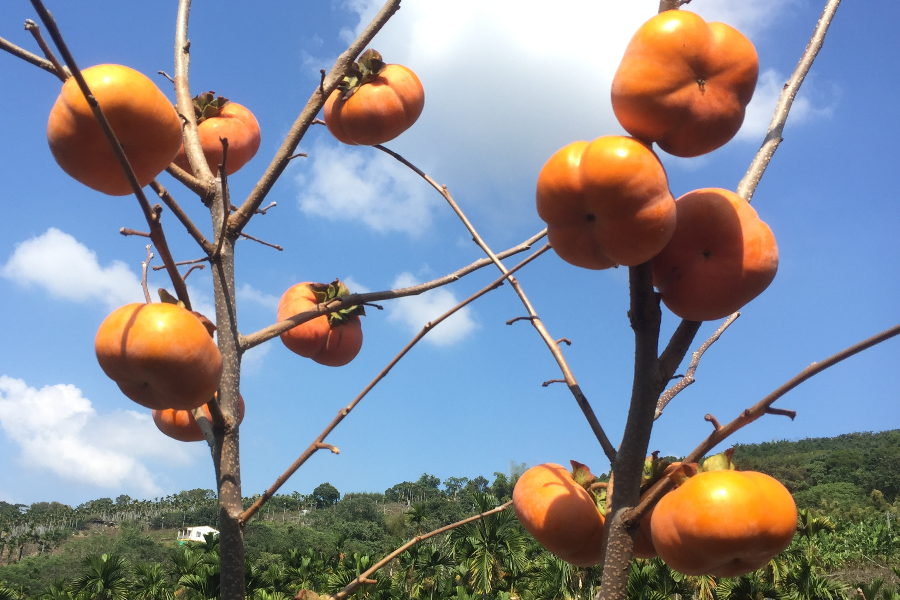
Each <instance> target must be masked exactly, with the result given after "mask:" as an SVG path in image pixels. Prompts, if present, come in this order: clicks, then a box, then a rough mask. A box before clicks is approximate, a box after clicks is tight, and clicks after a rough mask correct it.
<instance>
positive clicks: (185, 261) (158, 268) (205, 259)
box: [153, 257, 209, 271]
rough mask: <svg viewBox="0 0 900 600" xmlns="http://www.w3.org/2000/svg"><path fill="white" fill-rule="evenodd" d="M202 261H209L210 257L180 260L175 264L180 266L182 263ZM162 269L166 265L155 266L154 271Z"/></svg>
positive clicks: (188, 263)
mask: <svg viewBox="0 0 900 600" xmlns="http://www.w3.org/2000/svg"><path fill="white" fill-rule="evenodd" d="M201 262H209V258H206V257H203V258H195V259H193V260H182V261H178V262H177V263H175V264H176V265H177V266H179V267H180V266H182V265H193V264H195V263H201ZM162 269H165V267H153V270H154V271H160V270H162Z"/></svg>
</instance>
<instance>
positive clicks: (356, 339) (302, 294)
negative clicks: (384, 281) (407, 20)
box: [278, 280, 365, 367]
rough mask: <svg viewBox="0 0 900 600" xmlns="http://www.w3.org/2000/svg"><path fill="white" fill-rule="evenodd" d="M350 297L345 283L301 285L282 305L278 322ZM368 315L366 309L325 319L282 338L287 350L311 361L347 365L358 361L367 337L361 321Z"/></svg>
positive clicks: (288, 293) (284, 297)
mask: <svg viewBox="0 0 900 600" xmlns="http://www.w3.org/2000/svg"><path fill="white" fill-rule="evenodd" d="M349 293H350V291H349V290H348V289H347V286H346V285H344V284H343V283H342V282H341V281H339V280H335V281H334V282H332V283H330V284H329V283H312V282H309V281H306V282H303V283H298V284H297V285H295V286H292V287H291V288H289V289H288V290H287V291H286V292H285V293H284V294H283V295H282V296H281V300H280V301H279V302H278V320H279V321H283V320H285V319H287V318H288V317H291V316H293V315H296V314H299V313H301V312H303V311H305V310H309V309H311V308H314V307H315V306H316V305H317V304H319V303H321V302H327V301H328V300H332V299H334V298H340V297H342V296H346V295H348V294H349ZM361 315H365V311H364V309H363V307H362V306H351V307H349V308H345V309H343V310H340V311H337V312H333V313H331V314H328V315H322V316H320V317H316V318H314V319H312V320H309V321H306V322H305V323H301V324H300V325H297V326H296V327H294V328H293V329H289V330H288V331H286V332H284V333H282V334H281V341H282V343H283V344H284V345H285V347H286V348H287V349H288V350H290V351H291V352H293V353H295V354H299V355H300V356H305V357H306V358H311V359H313V360H314V361H316V362H317V363H319V364H322V365H326V366H329V367H340V366H343V365H346V364H347V363H349V362H350V361H351V360H353V359H354V358H356V355H357V354H359V350H360V348H362V341H363V334H362V324H361V322H360V319H359V317H360V316H361Z"/></svg>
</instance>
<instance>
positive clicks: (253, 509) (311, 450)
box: [238, 244, 550, 524]
mask: <svg viewBox="0 0 900 600" xmlns="http://www.w3.org/2000/svg"><path fill="white" fill-rule="evenodd" d="M549 249H550V245H549V244H546V245H544V246H543V247H542V248H541V249H539V250H537V251H536V252H534V253H533V254H532V255H531V256H529V257H528V258H526V259H525V260H523V261H522V262H520V263H519V264H517V265H516V266H515V267H513V268H512V269H510V270H509V272H508V273H506V274H504V275H501V276H500V277H498V278H497V279H495V280H494V281H493V282H491V283H490V284H489V285H487V286H485V287H483V288H481V289H480V290H478V291H477V292H475V293H474V294H472V295H471V296H469V297H468V298H466V299H465V300H463V301H462V302H460V303H459V304H457V305H456V306H454V307H453V308H451V309H450V310H448V311H447V312H445V313H444V314H442V315H441V316H440V317H438V318H437V319H435V320H433V321H430V322H429V323H426V325H425V327H423V328H422V330H421V331H419V333H417V334H416V335H415V337H413V339H412V340H410V342H409V343H408V344H407V345H406V346H405V347H404V348H403V349H402V350H401V351H400V352H399V353H398V354H397V356H395V357H394V358H393V359H391V362H389V363H388V365H387V366H386V367H385V368H384V369H382V370H381V372H380V373H379V374H378V375H376V376H375V378H374V379H373V380H372V381H371V382H369V385H367V386H366V387H365V389H363V391H362V392H360V393H359V395H358V396H356V398H354V399H353V401H352V402H351V403H350V404H348V405H347V406H346V407H344V408H342V409H341V410H340V411H338V414H337V416H336V417H335V418H334V419H333V420H332V421H331V423H329V424H328V426H327V427H326V428H325V429H324V430H323V431H322V433H320V434H319V436H318V437H317V438H316V439H315V440H313V442H312V443H311V444H310V445H309V447H307V449H306V450H305V451H304V452H303V454H301V455H300V456H299V458H297V460H295V461H294V463H293V464H292V465H291V466H290V467H288V469H287V470H286V471H285V472H284V473H282V474H281V476H279V477H278V479H276V480H275V483H274V484H272V486H271V487H269V489H267V490H266V491H265V493H263V495H262V496H260V498H259V499H258V500H257V501H256V502H254V503H253V505H251V506H250V507H249V508H248V509H247V510H245V511H244V512H243V513H241V516H240V517H239V519H238V521H239V522H240V523H242V524H243V523H246V522H247V521H248V520H249V519H251V518H252V517H253V515H255V514H256V513H257V511H259V509H260V508H262V506H263V505H264V504H265V503H266V502H267V501H268V500H269V498H271V497H272V496H274V495H275V493H276V492H277V491H278V489H279V488H280V487H281V486H282V485H284V483H285V482H286V481H287V480H288V479H289V478H290V477H291V475H293V474H294V473H295V472H296V471H297V469H299V468H300V467H301V466H303V463H305V462H306V461H307V460H309V458H310V457H311V456H312V455H313V454H315V453H316V452H317V451H318V450H321V449H322V444H323V443H324V442H325V438H326V437H328V434H330V433H331V432H332V431H333V430H334V428H335V427H337V426H338V425H339V424H340V422H341V421H343V420H344V418H345V417H346V416H347V415H349V414H350V411H352V410H353V409H354V408H355V407H356V405H357V404H359V403H360V401H362V399H363V398H365V397H366V395H367V394H368V393H369V392H370V391H372V389H373V388H374V387H375V386H376V385H378V382H380V381H381V380H382V379H384V378H385V377H387V375H388V373H390V371H391V369H393V368H394V366H395V365H396V364H397V363H398V362H400V359H402V358H403V357H404V356H406V354H407V353H408V352H409V351H410V350H412V348H413V346H415V345H416V344H417V343H418V342H419V341H420V340H421V339H422V338H423V337H425V336H426V335H427V334H428V332H429V331H431V330H432V329H434V328H435V327H437V326H438V325H439V324H440V323H442V322H443V321H445V320H446V319H448V318H449V317H451V316H452V315H453V314H455V313H456V312H458V311H460V310H462V309H463V308H464V307H466V306H468V305H469V304H471V303H472V302H474V301H475V300H477V299H478V298H480V297H482V296H483V295H485V294H487V293H488V292H490V291H491V290H494V289H497V287H499V286H500V285H501V284H502V283H503V280H505V279H508V278H509V277H510V276H511V275H512V274H513V273H515V272H516V271H518V270H519V269H521V268H522V267H524V266H525V265H527V264H528V263H530V262H531V261H533V260H534V259H536V258H537V257H538V256H540V255H541V254H543V253H544V252H546V251H548V250H549Z"/></svg>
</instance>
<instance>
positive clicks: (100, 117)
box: [31, 0, 191, 310]
mask: <svg viewBox="0 0 900 600" xmlns="http://www.w3.org/2000/svg"><path fill="white" fill-rule="evenodd" d="M31 5H32V6H34V9H35V10H36V11H37V12H38V15H39V16H40V18H41V22H43V24H44V27H46V28H47V32H48V33H49V34H50V37H51V39H53V43H54V44H56V47H57V49H58V50H59V53H60V54H61V55H62V57H63V60H65V61H66V65H68V67H69V70H70V71H71V72H72V76H73V77H75V80H76V81H77V82H78V87H79V88H80V89H81V93H82V94H84V97H85V100H87V103H88V105H89V106H90V107H91V111H92V112H93V113H94V117H95V118H96V119H97V122H98V123H99V124H100V128H101V129H102V130H103V134H104V135H105V136H106V139H107V141H108V142H109V145H110V146H111V147H112V150H113V153H114V154H115V155H116V159H117V160H118V161H119V165H121V167H122V172H123V173H124V174H125V178H126V179H127V180H128V185H129V186H131V190H132V191H133V192H134V195H135V196H137V199H138V202H139V203H140V205H141V210H142V211H143V212H144V218H145V219H146V220H147V224H148V225H149V226H150V239H151V240H152V241H153V245H154V246H155V247H156V251H157V252H159V257H160V259H162V261H163V264H165V265H166V270H167V271H168V273H169V278H170V279H171V280H172V286H173V287H174V288H175V293H176V295H177V296H178V299H179V300H181V301H182V302H184V305H185V307H186V308H187V309H188V310H190V309H191V299H190V298H189V297H188V293H187V286H185V285H184V280H183V279H182V278H181V274H180V273H178V269H177V268H176V267H175V261H174V260H173V259H172V253H171V252H169V244H168V243H167V242H166V235H165V233H163V229H162V223H161V222H160V218H159V217H160V214H161V213H162V207H161V206H159V205H158V204H157V205H156V206H154V207H151V206H150V202H149V201H148V200H147V197H146V196H145V195H144V190H142V189H141V185H140V183H138V180H137V177H136V176H135V174H134V170H132V168H131V164H130V163H129V162H128V157H127V156H125V151H124V150H123V149H122V144H120V143H119V140H118V139H117V138H116V134H115V133H113V130H112V127H110V125H109V121H107V119H106V116H105V115H104V114H103V111H102V110H101V109H100V104H98V102H97V99H96V98H95V97H94V95H93V94H92V93H91V89H90V88H89V87H88V84H87V81H85V80H84V76H83V75H82V74H81V71H80V70H79V69H78V65H77V64H75V58H74V57H73V56H72V53H71V52H69V48H68V46H66V42H65V40H63V37H62V34H61V33H60V31H59V28H58V27H57V26H56V21H54V20H53V16H52V15H51V14H50V12H49V11H48V10H47V9H46V8H45V7H44V4H43V2H41V0H31Z"/></svg>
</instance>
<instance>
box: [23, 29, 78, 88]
mask: <svg viewBox="0 0 900 600" xmlns="http://www.w3.org/2000/svg"><path fill="white" fill-rule="evenodd" d="M25 29H26V30H28V33H30V34H31V35H32V36H33V37H34V40H35V41H36V42H37V43H38V46H40V47H41V52H43V53H44V56H45V57H47V60H49V61H50V62H51V64H53V68H54V69H55V71H56V72H55V73H54V75H56V76H57V77H59V80H60V81H62V82H63V83H65V81H66V79H68V78H69V77H71V76H72V74H71V73H69V70H68V69H67V68H65V67H64V66H62V65H61V64H59V59H58V58H56V55H55V54H54V53H53V50H51V49H50V46H48V45H47V41H46V40H45V39H44V36H42V35H41V28H40V27H38V24H37V23H35V22H34V21H32V20H31V19H25Z"/></svg>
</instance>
